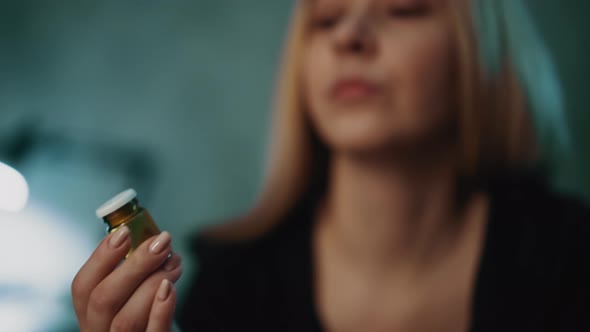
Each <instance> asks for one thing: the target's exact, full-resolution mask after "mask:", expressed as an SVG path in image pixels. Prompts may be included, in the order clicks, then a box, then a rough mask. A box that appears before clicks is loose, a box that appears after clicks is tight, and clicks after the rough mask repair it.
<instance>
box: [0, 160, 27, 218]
mask: <svg viewBox="0 0 590 332" xmlns="http://www.w3.org/2000/svg"><path fill="white" fill-rule="evenodd" d="M28 199H29V186H28V185H27V181H26V180H25V178H24V176H23V175H22V174H20V173H19V172H18V171H17V170H15V169H14V168H12V167H10V166H8V165H6V164H3V163H2V162H0V211H6V212H19V211H20V210H22V209H23V208H24V207H25V205H26V204H27V200H28Z"/></svg>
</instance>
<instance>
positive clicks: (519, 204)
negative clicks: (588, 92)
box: [178, 178, 590, 332]
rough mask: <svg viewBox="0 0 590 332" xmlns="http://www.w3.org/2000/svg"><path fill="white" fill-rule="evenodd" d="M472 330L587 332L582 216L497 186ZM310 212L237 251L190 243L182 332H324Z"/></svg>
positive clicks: (587, 250)
mask: <svg viewBox="0 0 590 332" xmlns="http://www.w3.org/2000/svg"><path fill="white" fill-rule="evenodd" d="M486 190H487V191H488V193H489V196H490V214H489V216H488V225H487V233H486V237H485V244H484V249H483V256H482V257H481V259H480V265H479V269H478V274H477V279H476V286H475V291H474V299H473V307H472V317H471V318H472V319H471V329H470V331H472V332H483V331H535V332H540V331H576V332H577V331H590V245H589V242H588V241H590V210H588V209H587V207H585V206H584V205H582V204H581V203H579V202H577V201H575V200H573V199H570V198H567V197H563V196H558V195H556V194H554V193H552V192H551V191H550V190H548V189H547V186H545V185H544V184H543V183H542V182H540V181H531V180H530V179H526V180H525V179H522V178H521V179H517V180H513V179H512V180H506V179H504V180H503V181H496V182H495V183H494V184H493V185H490V186H488V187H487V189H486ZM313 206H314V204H311V203H310V202H305V201H302V202H301V203H300V204H299V205H298V206H297V207H296V208H295V209H294V210H293V212H292V213H291V214H290V215H289V217H288V218H286V220H284V221H283V222H282V223H280V224H278V225H277V226H276V227H275V228H274V229H273V230H271V231H270V232H269V233H267V234H265V235H264V236H262V237H261V238H259V239H257V240H254V241H250V242H244V243H240V244H237V243H218V242H211V241H206V240H204V239H200V240H199V241H197V242H196V244H195V248H196V254H197V256H198V259H199V267H200V273H199V274H198V275H197V277H196V279H194V282H193V283H192V288H191V289H190V293H189V294H188V296H187V301H186V302H185V303H183V304H182V306H181V307H180V310H179V311H178V313H179V317H178V320H179V323H180V326H181V328H182V329H183V331H200V332H211V331H261V332H264V331H293V332H295V331H296V332H301V331H322V327H321V322H320V321H319V319H318V316H317V313H316V309H315V304H314V300H313V294H314V290H313V264H312V252H311V234H312V220H313V218H312V213H313V210H314V208H313Z"/></svg>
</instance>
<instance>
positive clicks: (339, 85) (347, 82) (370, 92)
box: [330, 77, 380, 101]
mask: <svg viewBox="0 0 590 332" xmlns="http://www.w3.org/2000/svg"><path fill="white" fill-rule="evenodd" d="M379 90H380V86H379V85H378V84H376V83H374V82H371V81H369V80H366V79H363V78H356V77H353V78H346V79H342V80H339V81H337V82H336V83H335V84H334V85H333V86H332V89H331V93H330V94H331V97H332V98H334V99H336V100H337V101H359V100H363V99H367V98H370V97H373V96H375V95H376V94H378V93H379Z"/></svg>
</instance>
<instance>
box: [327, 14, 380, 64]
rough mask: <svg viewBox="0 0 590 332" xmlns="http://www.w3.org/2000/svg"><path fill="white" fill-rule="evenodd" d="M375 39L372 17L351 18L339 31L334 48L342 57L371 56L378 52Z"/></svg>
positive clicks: (335, 37)
mask: <svg viewBox="0 0 590 332" xmlns="http://www.w3.org/2000/svg"><path fill="white" fill-rule="evenodd" d="M375 37H376V36H375V33H374V31H373V26H372V22H371V19H370V17H367V16H357V17H351V18H348V19H346V20H345V21H344V22H342V25H341V26H340V27H339V29H337V31H336V33H335V36H334V48H335V51H336V52H337V53H339V54H341V55H356V56H371V55H373V54H374V53H375V52H376V51H377V41H376V38H375Z"/></svg>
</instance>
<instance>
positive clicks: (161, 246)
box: [150, 232, 172, 255]
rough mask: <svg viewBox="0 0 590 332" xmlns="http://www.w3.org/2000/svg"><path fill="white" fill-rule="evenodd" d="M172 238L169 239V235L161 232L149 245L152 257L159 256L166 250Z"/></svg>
mask: <svg viewBox="0 0 590 332" xmlns="http://www.w3.org/2000/svg"><path fill="white" fill-rule="evenodd" d="M171 240H172V238H171V237H170V233H168V232H162V233H160V235H158V237H157V238H155V239H154V242H152V244H151V245H150V252H151V253H152V254H154V255H158V254H161V253H162V252H164V250H166V248H168V246H169V245H170V241H171Z"/></svg>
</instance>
